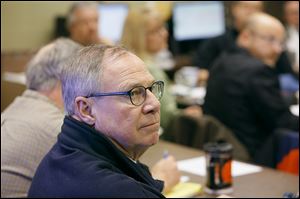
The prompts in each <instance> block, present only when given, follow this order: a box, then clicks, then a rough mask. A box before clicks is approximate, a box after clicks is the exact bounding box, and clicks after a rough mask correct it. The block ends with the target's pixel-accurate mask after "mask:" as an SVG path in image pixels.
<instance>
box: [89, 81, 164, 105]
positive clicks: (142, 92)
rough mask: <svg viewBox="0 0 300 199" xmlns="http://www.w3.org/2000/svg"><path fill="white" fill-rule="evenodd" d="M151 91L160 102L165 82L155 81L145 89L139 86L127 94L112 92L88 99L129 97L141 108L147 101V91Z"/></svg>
mask: <svg viewBox="0 0 300 199" xmlns="http://www.w3.org/2000/svg"><path fill="white" fill-rule="evenodd" d="M147 89H149V90H150V91H151V92H152V93H153V94H154V95H155V97H156V98H157V99H158V100H160V99H161V98H162V96H163V93H164V82H163V81H155V82H154V83H153V84H152V85H151V86H150V87H147V88H145V87H144V86H137V87H134V88H132V89H130V90H129V91H125V92H110V93H93V94H90V95H88V96H85V97H86V98H89V97H105V96H115V95H128V96H129V98H130V101H131V103H132V104H133V105H135V106H139V105H141V104H143V103H144V101H145V100H146V90H147Z"/></svg>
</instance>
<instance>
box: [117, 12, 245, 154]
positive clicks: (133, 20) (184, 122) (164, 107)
mask: <svg viewBox="0 0 300 199" xmlns="http://www.w3.org/2000/svg"><path fill="white" fill-rule="evenodd" d="M167 38H168V32H167V30H166V29H165V26H164V22H163V20H162V18H161V16H160V15H159V13H158V12H157V11H156V10H154V9H151V8H147V7H144V8H140V9H139V10H131V11H130V12H129V14H128V16H127V19H126V21H125V24H124V30H123V35H122V39H121V44H122V45H124V46H125V47H126V48H129V49H130V50H132V51H133V52H135V53H136V54H137V55H138V56H139V57H141V58H142V59H143V60H144V61H145V63H146V65H147V67H148V69H149V71H150V73H151V74H152V75H153V76H154V77H155V79H160V80H163V81H164V82H165V91H164V97H163V98H162V100H161V126H162V128H163V129H164V134H163V135H162V138H164V139H167V140H169V141H175V142H177V143H179V144H185V145H188V146H191V147H196V148H201V147H203V144H204V143H205V142H208V141H216V140H217V139H219V138H221V137H222V138H224V139H225V141H229V142H230V143H232V144H233V145H234V147H235V149H236V150H235V151H234V157H235V158H239V159H242V160H248V154H247V152H246V149H244V147H243V146H242V145H241V144H240V143H239V142H238V140H236V139H235V138H234V136H233V135H232V133H231V132H230V130H227V129H226V128H225V127H224V125H222V124H221V123H220V122H219V121H216V119H215V118H213V117H210V116H205V115H204V116H203V115H202V110H201V108H200V107H199V106H197V105H194V106H189V107H187V108H185V109H178V108H177V104H176V99H175V96H173V95H172V94H171V92H170V90H169V89H170V80H169V79H168V77H167V75H166V74H165V72H164V71H163V70H162V69H161V67H159V64H160V63H157V62H156V59H155V55H156V53H157V52H159V51H160V50H162V49H165V48H167ZM191 127H193V129H191ZM213 135H216V136H213Z"/></svg>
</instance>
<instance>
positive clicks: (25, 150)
mask: <svg viewBox="0 0 300 199" xmlns="http://www.w3.org/2000/svg"><path fill="white" fill-rule="evenodd" d="M79 48H80V45H78V44H76V43H74V42H73V41H72V40H70V39H62V38H60V39H57V40H55V41H54V42H52V43H50V44H48V45H47V46H45V47H43V48H42V49H41V50H40V51H39V52H38V53H37V54H36V55H35V57H34V58H33V59H32V60H31V61H30V63H29V64H28V66H27V71H26V84H27V90H26V91H25V92H24V93H23V94H22V96H19V97H17V98H16V99H15V100H14V101H13V102H12V103H11V104H10V105H9V106H8V107H7V108H6V109H5V110H4V111H3V112H2V113H1V197H27V192H28V189H29V186H30V184H31V180H32V178H33V176H34V172H35V170H36V168H37V166H38V164H39V162H40V161H41V159H42V158H43V156H44V155H45V154H46V153H47V152H48V151H49V150H50V148H51V147H52V145H53V144H54V142H55V141H56V137H57V135H58V133H59V131H60V127H61V125H62V122H63V118H64V112H63V99H62V96H61V84H60V81H59V75H60V73H61V69H62V64H63V62H64V61H65V60H66V59H67V58H68V57H69V56H70V55H71V54H72V53H74V52H75V51H76V50H78V49H79Z"/></svg>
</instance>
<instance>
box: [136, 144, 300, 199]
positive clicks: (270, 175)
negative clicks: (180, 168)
mask: <svg viewBox="0 0 300 199" xmlns="http://www.w3.org/2000/svg"><path fill="white" fill-rule="evenodd" d="M166 149H167V150H168V152H169V153H170V154H171V155H174V156H175V158H176V160H184V159H189V158H194V157H199V156H201V155H204V153H203V152H202V151H200V150H196V149H192V148H188V147H185V146H181V145H178V144H174V143H170V142H167V141H163V140H160V141H159V142H158V143H157V144H156V145H155V146H152V147H151V148H149V149H148V150H147V151H146V152H145V154H144V155H143V156H142V157H141V158H140V161H141V162H143V163H145V164H147V165H148V166H150V167H151V166H152V165H154V164H155V163H156V162H157V161H158V160H159V159H161V158H162V154H163V151H164V150H166ZM182 175H187V176H189V177H190V181H191V182H198V183H201V185H202V186H204V185H205V177H202V176H198V175H193V174H191V173H187V172H182ZM298 187H299V176H296V175H292V174H288V173H285V172H281V171H278V170H274V169H270V168H266V167H263V170H262V172H259V173H254V174H249V175H244V176H238V177H235V178H234V179H233V190H234V191H233V193H232V194H229V195H230V196H233V197H282V195H283V193H284V192H298V190H299V188H298ZM199 197H215V196H214V195H209V194H206V193H202V194H201V195H199Z"/></svg>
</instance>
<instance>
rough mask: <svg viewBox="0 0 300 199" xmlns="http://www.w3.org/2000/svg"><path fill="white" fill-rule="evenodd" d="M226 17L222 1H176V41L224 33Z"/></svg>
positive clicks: (174, 15)
mask: <svg viewBox="0 0 300 199" xmlns="http://www.w3.org/2000/svg"><path fill="white" fill-rule="evenodd" d="M224 31H225V17H224V4H223V2H222V1H201V2H182V3H175V4H174V8H173V34H174V39H175V40H176V41H184V40H192V39H206V38H210V37H214V36H217V35H220V34H222V33H224Z"/></svg>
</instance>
